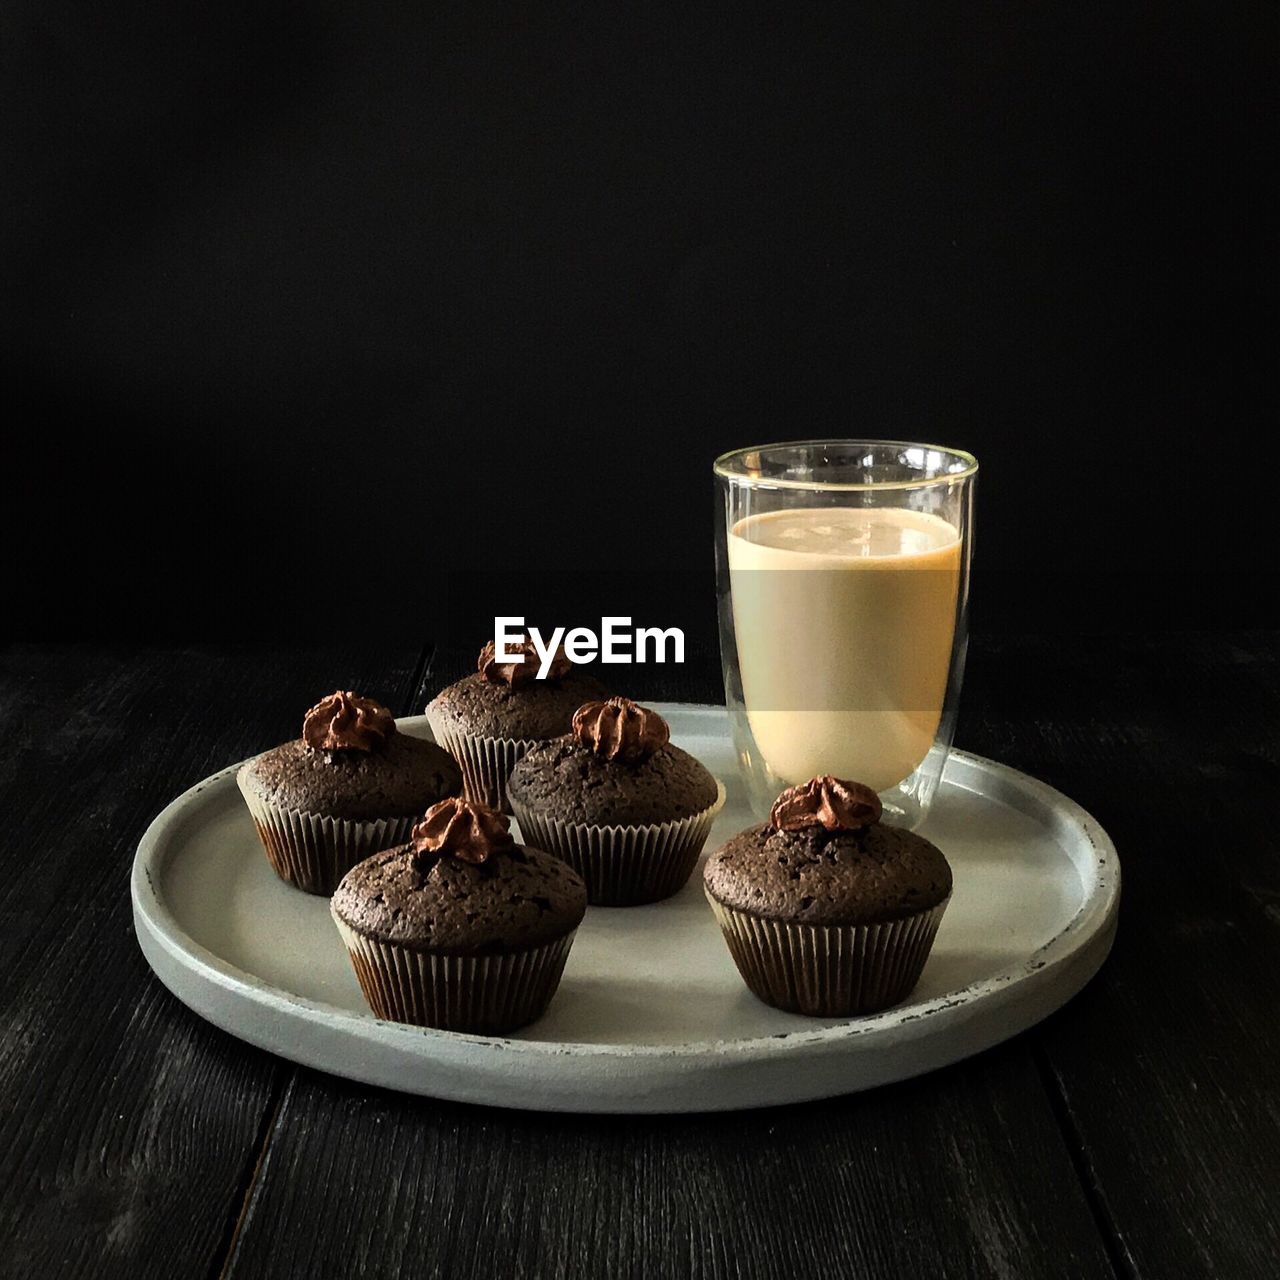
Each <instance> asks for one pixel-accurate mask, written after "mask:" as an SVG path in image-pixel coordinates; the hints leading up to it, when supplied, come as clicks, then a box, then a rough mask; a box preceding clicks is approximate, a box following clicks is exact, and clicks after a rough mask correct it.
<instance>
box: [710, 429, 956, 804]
mask: <svg viewBox="0 0 1280 1280" xmlns="http://www.w3.org/2000/svg"><path fill="white" fill-rule="evenodd" d="M977 472H978V464H977V462H976V461H975V460H974V458H973V457H972V456H971V455H970V454H967V453H962V452H960V451H959V450H956V449H944V448H941V447H939V446H937V445H929V444H909V443H904V442H901V441H891V440H806V441H800V442H795V443H791V444H772V445H762V446H759V447H756V448H750V449H738V450H735V451H734V452H732V453H726V454H724V455H723V456H722V457H720V458H717V459H716V463H715V474H716V477H717V488H718V492H717V503H716V508H717V531H716V580H717V594H718V597H719V609H720V651H721V655H722V659H723V663H724V687H725V699H726V701H727V703H728V706H729V715H730V719H731V721H732V725H733V738H734V746H735V748H736V750H737V755H738V760H739V764H740V767H741V770H742V775H743V778H744V780H745V782H746V785H747V788H748V792H749V795H750V800H751V804H752V807H753V809H754V810H755V812H756V814H757V815H758V816H759V817H761V818H763V817H764V816H765V815H766V814H767V813H768V810H769V806H770V805H771V804H772V803H773V800H774V799H775V798H776V796H777V795H778V793H779V792H780V791H782V790H783V789H784V788H785V787H788V786H792V785H794V784H797V783H802V782H807V781H808V780H809V779H810V778H812V777H816V776H818V775H820V774H833V775H834V776H836V777H838V778H847V779H853V780H854V781H858V782H863V783H867V784H868V785H870V786H872V787H874V788H875V790H876V791H878V792H879V793H880V797H881V799H882V801H883V802H884V806H885V810H886V816H889V817H892V818H893V820H894V821H896V822H899V823H902V824H904V825H907V826H916V825H917V824H918V823H919V822H921V821H922V820H923V818H924V816H925V814H926V813H927V812H928V809H929V804H930V802H931V801H932V799H933V796H934V794H935V792H936V791H937V789H938V783H939V782H940V781H941V778H942V770H943V766H944V765H945V764H946V759H947V752H948V750H949V749H950V747H951V738H952V733H953V732H954V728H955V717H956V707H957V703H958V701H959V696H960V682H961V678H962V676H963V672H964V659H965V647H966V642H967V615H968V603H969V565H970V559H971V556H972V550H973V497H974V482H975V478H976V476H977Z"/></svg>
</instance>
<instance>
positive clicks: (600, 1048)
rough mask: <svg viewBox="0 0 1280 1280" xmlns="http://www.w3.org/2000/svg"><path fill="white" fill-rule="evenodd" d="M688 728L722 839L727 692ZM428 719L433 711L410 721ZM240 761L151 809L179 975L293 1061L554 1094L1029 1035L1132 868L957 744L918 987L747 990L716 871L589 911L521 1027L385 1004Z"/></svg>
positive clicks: (728, 824)
mask: <svg viewBox="0 0 1280 1280" xmlns="http://www.w3.org/2000/svg"><path fill="white" fill-rule="evenodd" d="M659 710H660V711H661V712H662V714H663V715H664V716H666V717H667V718H668V719H669V721H670V723H671V730H672V737H673V739H674V741H675V742H677V743H678V744H679V745H681V746H683V747H685V748H686V749H687V750H689V751H691V752H693V754H694V755H696V756H698V758H699V759H701V760H702V761H704V762H705V764H706V765H707V767H708V768H710V769H711V771H712V772H713V773H715V774H716V776H717V777H719V778H720V779H721V780H722V781H723V782H724V783H725V785H726V787H727V789H728V802H727V804H726V805H725V808H724V809H723V810H722V811H721V813H720V815H719V817H718V818H717V820H716V825H715V827H714V829H713V830H712V834H711V839H710V841H709V842H708V846H707V848H708V850H710V849H713V848H715V847H716V846H717V845H718V844H720V843H722V842H723V841H724V840H725V839H727V838H728V837H729V836H730V835H731V834H732V833H734V832H735V831H738V830H740V829H741V828H743V827H745V826H747V825H749V824H750V822H751V818H750V815H749V813H748V812H747V809H746V804H745V797H744V794H743V790H742V787H741V785H740V783H739V781H738V778H737V774H736V770H735V765H734V758H733V748H732V745H731V744H730V741H729V723H728V717H727V714H726V712H725V710H724V708H723V707H699V706H689V705H686V704H679V703H673V704H667V705H662V704H659ZM399 724H400V727H401V729H402V730H404V731H406V732H408V733H414V734H418V735H420V736H422V737H427V736H429V730H428V729H427V726H426V720H425V717H422V716H414V717H411V718H409V719H405V720H401V721H400V722H399ZM235 772H236V769H235V767H234V766H233V767H232V768H230V769H224V770H223V771H222V772H221V773H216V774H214V775H213V776H212V777H211V778H206V779H205V781H204V782H201V783H200V784H199V785H198V786H195V787H192V788H191V790H190V791H188V792H187V793H186V794H185V795H182V796H179V797H178V799H176V800H175V801H174V802H173V803H172V804H171V805H169V807H168V808H167V809H165V810H164V812H163V813H161V814H160V816H159V817H157V818H156V820H155V821H154V822H153V823H152V824H151V826H150V828H149V829H148V830H147V833H146V835H145V836H143V838H142V843H141V844H140V845H139V846H138V854H137V857H136V859H135V860H134V866H133V883H132V889H133V910H134V923H135V927H136V929H137V933H138V940H139V942H140V943H141V946H142V950H143V953H144V954H145V956H146V958H147V961H148V963H149V964H150V965H151V967H152V968H153V969H154V970H155V972H156V974H157V975H158V976H159V978H160V980H161V981H162V982H163V983H164V984H165V985H166V986H167V987H168V988H169V989H170V991H172V992H173V993H174V995H176V996H177V997H178V999H180V1000H181V1001H183V1003H185V1004H186V1005H188V1006H190V1008H192V1009H193V1010H195V1012H196V1013H198V1014H199V1015H200V1016H201V1017H203V1018H207V1019H208V1020H209V1021H210V1022H212V1023H214V1024H215V1025H216V1026H219V1027H222V1028H223V1029H224V1030H227V1031H230V1032H231V1033H232V1034H233V1035H236V1036H239V1037H240V1038H241V1039H243V1040H247V1041H249V1043H251V1044H255V1045H258V1046H260V1047H261V1048H264V1049H269V1050H271V1051H272V1052H273V1053H278V1054H281V1055H282V1056H283V1057H286V1058H290V1059H292V1060H293V1061H295V1062H300V1063H304V1064H305V1065H307V1066H312V1067H318V1068H320V1069H321V1070H324V1071H329V1072H332V1073H334V1074H335V1075H341V1076H347V1077H349V1078H351V1079H354V1080H362V1081H366V1082H368V1083H370V1084H376V1085H383V1086H385V1087H387V1088H391V1089H400V1090H404V1091H406V1092H409V1093H423V1094H429V1095H432V1096H434V1097H440V1098H452V1099H457V1100H460V1101H464V1102H481V1103H490V1104H492V1105H495V1106H504V1107H523V1108H529V1109H534V1110H544V1111H715V1110H728V1109H733V1108H739V1107H758V1106H767V1105H771V1104H774V1103H783V1102H797V1101H801V1100H804V1099H809V1098H823V1097H830V1096H833V1095H835V1094H840V1093H848V1092H851V1091H853V1090H856V1089H866V1088H870V1087H872V1086H874V1085H878V1084H884V1083H886V1082H888V1081H891V1080H901V1079H905V1078H906V1077H908V1076H913V1075H918V1074H919V1073H921V1072H923V1071H930V1070H932V1069H933V1068H935V1067H940V1066H942V1065H944V1064H945V1063H949V1062H954V1061H956V1060H957V1059H958V1058H963V1057H966V1056H967V1055H969V1054H972V1053H976V1052H978V1051H979V1050H981V1049H985V1048H988V1047H989V1046H991V1045H993V1044H997V1043H999V1042H1000V1041H1002V1040H1005V1039H1007V1038H1008V1037H1010V1036H1012V1035H1015V1034H1016V1033H1017V1032H1019V1031H1022V1030H1024V1029H1025V1028H1026V1027H1029V1026H1031V1025H1032V1024H1033V1023H1035V1022H1037V1021H1039V1020H1040V1019H1041V1018H1043V1017H1045V1015H1046V1014H1048V1013H1051V1012H1052V1011H1053V1010H1054V1009H1056V1008H1058V1006H1059V1005H1061V1004H1062V1003H1063V1002H1064V1001H1066V1000H1068V999H1069V998H1070V997H1071V996H1072V995H1074V994H1075V993H1076V992H1077V991H1078V990H1079V989H1080V988H1081V987H1082V986H1083V985H1084V984H1085V983H1086V982H1087V981H1088V980H1089V978H1091V977H1092V976H1093V974H1094V973H1095V972H1096V971H1097V969H1098V966H1099V965H1100V964H1101V963H1102V961H1103V960H1104V959H1105V958H1106V954H1107V951H1108V950H1109V949H1110V946H1111V939H1112V936H1113V934H1114V932H1115V918H1116V906H1117V902H1118V899H1119V892H1120V866H1119V863H1118V861H1117V859H1116V854H1115V849H1114V848H1113V847H1112V844H1111V841H1110V840H1109V839H1108V838H1107V835H1106V833H1105V832H1104V831H1103V830H1102V829H1101V828H1100V827H1099V826H1098V824H1097V823H1096V822H1094V821H1093V819H1092V818H1090V817H1089V815H1088V814H1087V813H1085V812H1084V811H1083V810H1082V809H1081V808H1080V807H1079V806H1078V805H1076V804H1073V803H1072V802H1071V801H1070V800H1068V799H1067V798H1066V797H1065V796H1063V795H1061V794H1060V793H1058V792H1057V791H1054V790H1053V789H1052V788H1051V787H1047V786H1045V785H1044V784H1043V783H1040V782H1036V781H1035V780H1034V779H1032V778H1028V777H1027V776H1026V775H1024V774H1020V773H1017V772H1015V771H1014V770H1012V769H1007V768H1004V767H1003V766H1002V765H998V764H995V763H993V762H992V761H989V760H983V759H981V758H980V757H977V756H970V755H965V754H963V753H953V755H952V757H951V759H950V761H949V762H948V765H947V771H946V776H945V780H944V782H943V785H942V788H941V790H940V792H939V795H938V797H937V800H936V801H935V804H934V808H933V811H932V813H931V814H930V817H929V819H928V822H927V823H926V825H925V826H924V827H923V828H922V829H921V830H922V831H923V833H924V834H926V835H928V836H929V838H930V839H932V840H933V841H934V842H935V843H937V844H938V845H939V846H940V847H941V848H942V849H943V850H944V851H945V853H946V854H947V857H948V858H949V859H950V861H951V865H952V867H953V869H954V872H955V890H954V894H953V897H952V901H951V905H950V907H949V908H948V911H947V914H946V917H945V918H944V920H943V922H942V928H941V930H940V931H939V933H938V939H937V943H936V944H935V946H934V950H933V954H932V956H931V957H930V959H929V963H928V965H927V966H926V968H925V971H924V975H923V977H922V978H921V981H920V984H919V986H918V987H917V988H916V990H915V992H914V993H913V994H912V996H911V997H910V998H909V1000H908V1001H907V1002H906V1003H905V1004H902V1005H899V1006H898V1007H897V1008H894V1009H891V1010H889V1011H887V1012H885V1013H880V1014H875V1015H873V1016H871V1017H867V1018H858V1019H854V1020H846V1021H836V1020H826V1019H811V1018H805V1017H801V1016H800V1015H798V1014H788V1013H782V1012H780V1011H778V1010H776V1009H771V1008H769V1007H768V1006H766V1005H763V1004H761V1003H760V1002H759V1001H758V1000H756V999H755V997H754V996H752V995H751V994H750V993H749V992H748V991H747V989H746V988H745V987H744V986H743V985H742V981H741V979H740V978H739V977H738V973H737V970H736V969H735V968H734V967H733V964H732V962H731V961H730V959H729V953H728V951H727V950H726V949H725V946H724V943H723V942H722V941H721V938H720V931H719V929H718V928H717V926H716V923H715V920H714V918H713V917H712V915H711V911H710V909H709V908H708V906H707V904H706V901H705V899H704V897H703V894H702V878H701V872H700V870H699V871H696V872H695V873H694V876H693V878H692V880H691V881H690V883H689V884H688V885H687V886H686V887H685V889H684V890H683V891H682V892H681V893H679V894H678V895H677V896H676V897H674V898H672V899H669V900H668V901H667V902H664V903H658V904H655V905H653V906H648V907H632V908H629V909H616V908H615V909H609V908H603V907H593V908H591V909H590V910H588V912H587V918H586V920H585V921H584V922H583V924H582V927H581V928H580V929H579V931H578V936H577V940H576V941H575V943H574V946H573V951H572V952H571V953H570V956H569V963H568V966H567V967H566V969H565V974H564V980H563V981H562V983H561V985H560V989H559V992H558V994H557V995H556V997H555V1000H554V1001H553V1002H552V1005H551V1008H550V1010H549V1011H548V1013H547V1014H546V1016H545V1017H543V1018H542V1019H541V1020H540V1021H538V1022H537V1023H535V1024H534V1025H533V1026H532V1027H529V1028H527V1029H526V1030H525V1031H522V1032H520V1033H519V1034H518V1035H515V1036H512V1037H510V1038H495V1037H489V1036H468V1035H459V1034H457V1033H455V1032H446V1031H428V1030H423V1029H421V1028H417V1027H407V1026H403V1025H400V1024H399V1023H391V1022H380V1021H378V1020H377V1019H376V1018H374V1017H373V1016H372V1014H370V1013H369V1011H368V1008H367V1007H366V1005H365V1003H364V1000H363V998H362V997H361V995H360V989H359V987H358V986H357V985H356V980H355V975H354V974H353V973H352V971H351V967H350V964H349V963H348V961H347V956H346V952H345V950H344V948H343V946H342V944H341V943H340V941H339V939H338V935H337V932H336V931H335V929H334V926H333V923H332V921H331V920H330V918H329V907H328V902H327V901H326V900H325V899H323V898H317V897H312V896H310V895H308V894H304V893H300V892H298V891H297V890H295V889H291V888H289V887H288V886H287V885H285V884H283V883H282V882H281V881H279V880H277V879H276V877H275V875H274V874H273V873H272V871H271V869H270V867H269V866H268V865H267V860H266V858H265V857H264V855H263V853H262V849H261V847H260V846H259V844H258V841H257V837H256V835H255V834H254V830H253V827H252V825H251V824H250V821H249V816H248V813H247V812H246V810H245V808H244V804H243V802H242V801H241V798H240V795H239V792H238V791H237V790H236V786H235Z"/></svg>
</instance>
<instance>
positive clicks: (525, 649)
mask: <svg viewBox="0 0 1280 1280" xmlns="http://www.w3.org/2000/svg"><path fill="white" fill-rule="evenodd" d="M515 647H516V648H518V649H519V650H520V651H521V653H523V654H524V661H523V662H499V661H498V651H497V649H496V648H495V647H494V643H493V641H492V640H490V641H489V642H488V643H487V644H486V645H485V647H484V648H483V649H481V650H480V657H479V658H477V659H476V670H477V671H478V672H480V674H481V675H482V676H484V678H485V679H486V680H488V681H490V682H491V683H493V684H505V685H510V686H511V688H513V689H522V688H524V687H525V686H526V685H531V684H532V683H533V682H534V681H535V680H536V679H537V678H538V668H539V666H541V664H542V659H541V658H540V657H539V656H538V651H537V649H536V648H534V644H533V641H532V640H525V641H523V642H522V643H521V644H519V645H517V646H515ZM510 651H511V646H510V645H508V646H507V652H508V653H509V652H510ZM572 667H573V663H572V662H570V661H569V658H568V655H567V654H566V653H565V651H564V646H563V645H561V647H560V648H559V649H557V650H556V651H555V653H554V655H553V656H552V658H551V665H550V666H549V667H548V668H547V674H546V679H548V680H550V681H551V682H552V683H555V682H556V681H559V680H563V679H564V678H565V676H567V675H568V674H569V671H570V669H571V668H572Z"/></svg>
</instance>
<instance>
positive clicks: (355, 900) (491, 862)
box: [331, 844, 587, 955]
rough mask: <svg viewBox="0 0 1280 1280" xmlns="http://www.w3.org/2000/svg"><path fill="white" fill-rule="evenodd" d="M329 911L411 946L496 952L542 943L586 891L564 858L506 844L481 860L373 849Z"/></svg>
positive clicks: (408, 848) (568, 921)
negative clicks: (563, 860) (561, 859)
mask: <svg viewBox="0 0 1280 1280" xmlns="http://www.w3.org/2000/svg"><path fill="white" fill-rule="evenodd" d="M331 906H332V909H333V912H334V914H335V915H336V916H337V917H338V918H339V919H340V920H341V921H342V922H343V923H344V924H346V925H347V926H348V927H349V928H351V929H354V930H355V931H356V932H357V933H361V934H363V935H365V936H366V937H369V938H373V939H375V940H376V941H379V942H393V943H396V944H397V945H399V946H402V947H407V948H409V949H410V950H418V951H433V952H437V951H438V952H444V953H447V954H454V955H482V954H501V953H505V952H510V951H517V950H521V949H523V948H525V947H535V946H541V945H542V944H544V943H547V942H552V941H554V940H555V939H557V938H562V937H564V935H565V934H567V933H569V932H570V931H572V930H573V929H576V928H577V926H578V925H579V924H580V923H581V921H582V917H583V916H584V915H585V914H586V910H587V890H586V886H585V885H584V884H583V883H582V880H581V878H580V877H579V875H578V874H577V872H576V871H574V870H573V868H572V867H570V866H569V865H568V864H567V863H564V862H561V861H560V860H559V859H558V858H553V857H552V856H551V855H550V854H549V853H543V852H542V850H540V849H531V848H528V847H526V846H524V845H518V844H513V845H511V846H510V847H508V848H504V849H501V850H499V851H497V852H495V853H494V854H493V855H492V856H491V857H488V858H486V859H485V861H483V862H478V863H477V862H466V861H464V860H462V859H461V858H457V857H450V856H444V857H438V858H431V859H424V858H423V857H422V856H421V855H420V854H419V853H418V852H417V851H416V850H415V849H414V847H413V845H411V844H405V845H400V846H399V847H397V848H395V849H387V850H385V851H384V852H382V853H375V854H374V855H373V857H372V858H366V859H365V860H364V861H363V862H361V863H359V864H358V865H357V866H355V867H353V868H352V869H351V870H350V871H348V872H347V874H346V875H345V876H344V877H343V879H342V883H341V884H340V885H339V886H338V890H337V892H336V893H335V894H334V895H333V899H332V903H331Z"/></svg>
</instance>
